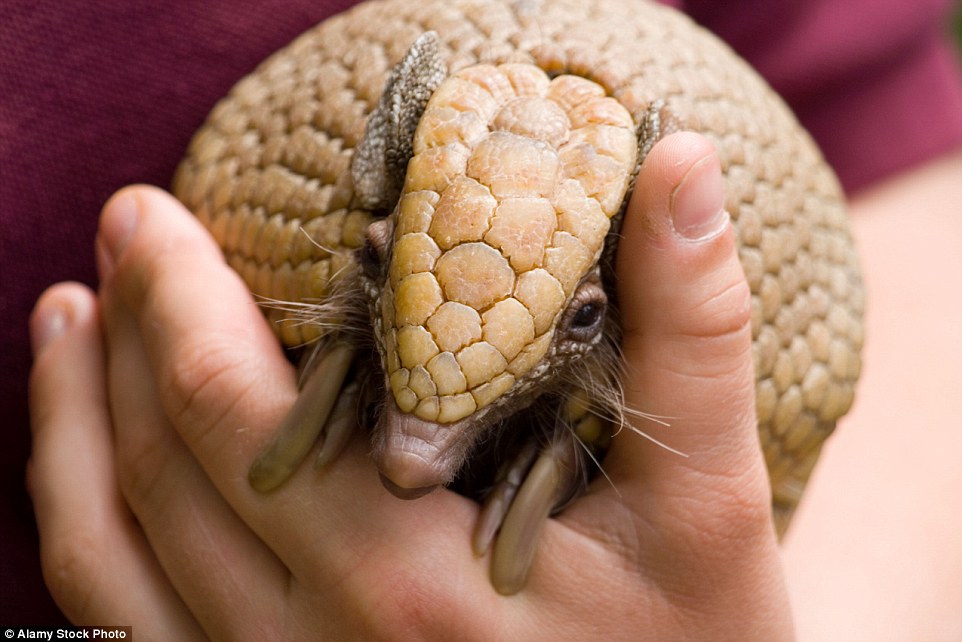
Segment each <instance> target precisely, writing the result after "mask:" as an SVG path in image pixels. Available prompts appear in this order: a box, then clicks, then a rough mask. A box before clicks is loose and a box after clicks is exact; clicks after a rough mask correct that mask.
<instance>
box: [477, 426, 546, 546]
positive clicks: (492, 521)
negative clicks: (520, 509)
mask: <svg viewBox="0 0 962 642" xmlns="http://www.w3.org/2000/svg"><path fill="white" fill-rule="evenodd" d="M537 456H538V447H537V445H535V442H533V441H529V442H528V443H527V444H525V446H524V448H522V449H521V452H519V453H518V454H517V456H516V457H515V458H514V459H512V460H511V461H510V462H509V463H508V465H507V466H505V467H504V468H503V469H502V470H501V471H500V473H499V475H498V479H497V481H496V482H495V485H494V488H493V489H492V490H491V492H490V493H489V494H488V496H487V497H485V499H484V506H482V507H481V514H480V515H479V516H478V523H477V525H476V526H475V527H474V536H473V537H472V538H471V548H472V549H473V550H474V554H475V555H477V556H478V557H481V556H482V555H484V554H485V553H487V552H488V549H489V548H491V542H493V541H494V536H495V534H496V533H497V532H498V529H499V528H501V524H502V523H503V522H504V516H505V515H506V514H507V513H508V509H509V508H510V507H511V502H513V501H514V498H515V496H516V495H517V494H518V489H519V488H521V484H522V482H524V479H525V475H527V474H528V471H529V470H531V465H532V464H533V463H534V460H535V457H537Z"/></svg>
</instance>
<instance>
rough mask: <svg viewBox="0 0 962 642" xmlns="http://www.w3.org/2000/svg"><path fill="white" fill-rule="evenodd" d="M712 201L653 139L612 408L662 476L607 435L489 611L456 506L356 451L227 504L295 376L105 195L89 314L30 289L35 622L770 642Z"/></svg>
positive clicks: (767, 547)
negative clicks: (621, 395)
mask: <svg viewBox="0 0 962 642" xmlns="http://www.w3.org/2000/svg"><path fill="white" fill-rule="evenodd" d="M722 196H723V194H722V185H721V179H720V173H719V170H718V162H717V157H716V156H715V155H714V153H713V150H712V149H711V146H710V144H709V143H708V142H707V141H706V140H705V139H704V138H702V137H700V136H697V135H694V134H687V133H682V134H675V135H673V136H670V137H668V138H666V139H665V140H663V141H661V142H660V143H659V144H658V145H657V146H656V147H655V149H654V150H653V151H652V153H651V155H650V156H649V158H648V160H647V161H646V163H645V166H644V167H643V168H642V171H641V174H640V175H639V179H638V184H637V189H636V192H635V197H634V198H633V200H632V202H631V204H630V207H629V210H628V213H627V218H626V221H625V224H624V228H623V235H624V237H623V240H622V241H621V245H620V253H619V259H618V261H619V262H618V265H617V270H618V273H619V284H618V288H619V296H620V298H621V300H622V302H623V303H622V307H621V315H622V319H623V324H624V328H625V337H624V343H623V349H624V353H625V358H626V360H627V363H628V373H629V374H628V377H627V380H626V381H625V398H626V402H627V404H628V405H629V406H630V407H632V408H636V409H641V410H644V411H645V412H649V413H653V414H655V415H659V416H663V417H670V418H671V420H670V423H671V426H670V428H667V429H666V428H663V427H659V426H658V425H656V424H646V423H639V424H638V427H639V428H641V429H642V430H645V431H647V432H650V433H652V434H657V436H658V438H659V439H660V440H662V441H665V442H667V443H669V444H670V445H671V447H672V448H674V449H676V450H678V451H681V452H683V453H685V454H686V455H687V456H685V457H682V456H679V455H677V454H674V453H672V452H669V451H667V450H665V449H663V448H661V447H659V446H657V445H655V444H654V443H652V442H651V441H648V440H646V439H644V438H642V437H640V436H639V435H637V434H635V433H633V432H630V431H623V432H622V433H621V434H619V435H618V436H617V437H616V438H615V441H614V444H613V446H612V450H611V452H610V453H609V456H608V458H607V459H606V461H605V471H606V477H601V478H599V479H598V480H596V481H595V482H594V483H593V485H592V486H591V487H590V489H589V491H588V493H587V494H586V495H585V496H583V497H581V498H580V499H578V500H577V501H576V502H575V503H574V504H573V505H572V506H570V507H569V508H568V509H567V510H566V511H565V512H564V513H562V514H561V515H560V516H559V517H557V518H556V519H553V520H550V521H549V523H548V525H547V527H546V528H545V531H544V533H543V536H542V541H541V543H540V546H539V551H538V556H537V557H536V559H535V563H534V566H533V569H532V572H531V575H530V578H529V581H528V584H527V586H526V588H525V589H524V590H523V591H522V592H521V593H520V594H518V595H516V596H513V597H509V598H505V597H503V596H500V595H498V594H497V593H495V592H494V591H493V589H492V588H491V586H490V583H489V581H488V576H487V572H488V571H487V569H488V563H489V560H488V559H487V558H482V559H478V558H475V557H474V556H473V555H472V553H471V551H470V546H469V542H470V534H471V529H472V527H473V525H474V523H475V520H476V518H477V514H478V507H477V505H476V504H474V503H473V502H471V501H469V500H467V499H465V498H462V497H460V496H457V495H455V494H453V493H450V492H447V491H438V492H435V493H432V494H431V495H428V496H426V497H423V498H421V499H419V500H417V501H414V502H406V501H402V500H398V499H396V498H394V497H392V496H391V495H390V494H388V493H387V492H386V491H385V490H384V488H383V487H382V486H381V483H380V481H379V480H378V476H377V473H376V471H375V469H374V467H373V465H372V463H371V462H370V460H369V458H368V457H367V449H368V445H367V443H366V442H365V439H364V437H363V435H357V436H356V438H355V439H354V440H353V441H352V443H351V444H350V445H349V446H348V448H347V450H346V452H344V453H343V454H342V455H341V456H340V457H339V458H338V459H337V460H336V461H335V462H334V463H333V464H332V465H331V466H330V468H328V469H326V470H324V471H323V472H317V471H314V470H313V469H312V468H311V467H310V466H303V467H302V468H301V469H300V470H299V471H298V472H297V473H295V475H294V476H293V477H292V478H291V480H290V481H289V482H288V483H287V484H286V485H284V486H283V487H282V488H281V489H279V490H278V491H276V492H273V493H271V494H267V495H262V494H258V493H256V492H255V491H253V490H252V489H251V488H250V486H249V485H248V483H247V468H248V466H249V465H250V462H251V461H252V460H253V459H254V457H255V456H256V454H257V452H258V451H259V450H260V449H261V448H262V447H263V445H264V444H265V443H266V442H267V441H268V440H269V438H270V436H271V433H272V430H273V428H274V427H275V426H276V425H277V424H278V423H279V421H280V420H281V418H282V417H283V415H284V413H285V412H286V411H287V410H288V409H289V408H290V406H291V404H292V402H293V400H294V398H295V396H296V388H295V372H294V370H293V369H292V367H291V366H290V365H289V363H288V362H287V361H286V360H285V359H284V356H283V354H282V352H281V350H280V348H279V347H278V346H277V342H276V340H275V339H274V337H273V335H272V334H271V332H270V330H269V328H268V326H267V325H266V323H264V321H263V319H262V317H261V316H260V313H259V311H258V310H257V307H256V306H255V305H253V304H252V299H251V297H250V295H249V294H248V293H247V291H246V289H245V288H244V286H243V284H242V283H241V282H240V280H239V279H238V278H237V277H236V276H235V275H234V274H233V273H232V272H231V271H230V270H229V269H228V268H227V267H226V265H225V264H224V263H223V260H222V258H221V256H220V253H219V250H218V249H217V248H216V246H215V245H214V244H213V242H212V241H211V240H210V239H209V237H208V235H207V234H206V232H204V231H203V229H202V228H201V227H200V226H199V224H198V223H197V222H196V221H195V220H194V219H193V218H192V217H190V216H189V214H187V213H186V212H185V211H183V210H182V208H180V206H179V205H178V204H177V203H176V202H175V201H174V200H173V199H172V198H170V197H169V196H167V195H166V194H164V193H162V192H160V191H159V190H156V189H153V188H146V187H132V188H127V189H125V190H122V191H121V192H120V193H119V194H118V195H116V196H115V197H114V198H113V199H112V200H111V201H110V202H109V203H108V204H107V206H106V207H105V211H104V214H103V216H102V219H101V227H100V232H99V235H98V241H97V255H98V264H99V268H100V272H101V281H102V287H101V290H100V292H99V294H98V295H95V294H94V293H92V292H90V291H88V290H86V289H85V288H83V287H81V286H79V285H76V284H61V285H58V286H54V287H53V288H51V290H49V291H48V292H47V293H45V295H44V296H43V297H42V298H41V300H40V301H39V303H38V305H37V308H36V310H35V312H34V316H33V318H32V324H31V327H32V334H33V337H34V345H35V353H36V361H35V367H34V371H33V374H32V378H31V407H32V409H33V422H32V424H33V431H34V451H33V456H32V460H31V465H30V468H29V475H28V476H29V479H28V482H29V487H30V489H31V494H32V497H33V499H34V503H35V507H36V512H37V519H38V525H39V529H40V534H41V548H42V562H43V568H44V575H45V578H46V580H47V582H48V585H49V586H50V589H51V592H52V594H53V595H54V597H55V599H56V600H57V602H58V604H59V605H60V606H61V608H62V609H63V610H64V612H65V613H66V614H67V616H68V617H69V618H71V620H73V621H75V622H77V623H104V622H111V623H123V624H131V625H132V626H133V627H134V629H135V630H136V631H137V632H138V633H137V635H138V639H195V638H198V637H200V636H202V635H207V636H210V637H212V638H217V639H225V638H226V639H236V638H244V639H292V638H297V637H314V638H325V637H335V638H336V639H341V638H343V637H347V636H355V637H356V636H361V637H363V638H365V639H368V638H375V639H381V638H388V639H390V638H401V639H410V638H412V637H413V638H418V639H420V638H428V639H455V638H461V639H463V638H465V637H467V638H476V639H539V638H543V639H565V638H569V639H586V638H600V639H632V640H645V639H651V640H666V639H672V640H678V639H702V640H704V639H718V640H720V639H738V640H766V641H767V640H788V639H792V638H793V632H792V630H793V625H792V619H791V613H790V608H789V603H788V596H787V591H786V587H785V582H784V579H783V572H782V564H781V559H780V555H779V549H778V545H777V542H776V537H775V534H774V530H773V527H772V522H771V509H770V504H769V500H770V497H769V489H768V484H767V476H766V471H765V467H764V462H763V461H762V457H761V453H760V449H759V447H758V440H757V434H756V419H755V414H754V377H753V374H752V361H751V330H750V324H749V322H750V304H749V290H748V287H747V284H746V282H745V279H744V275H743V273H742V270H741V266H740V264H739V263H738V260H737V256H736V253H735V245H734V237H733V233H732V230H731V226H730V223H729V221H728V217H727V215H725V214H724V212H722V210H721V208H722ZM101 329H102V332H101Z"/></svg>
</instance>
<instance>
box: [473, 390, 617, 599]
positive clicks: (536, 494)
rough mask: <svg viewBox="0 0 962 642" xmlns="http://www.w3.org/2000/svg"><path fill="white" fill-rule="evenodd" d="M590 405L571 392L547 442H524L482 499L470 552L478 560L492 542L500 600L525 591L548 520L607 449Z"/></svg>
mask: <svg viewBox="0 0 962 642" xmlns="http://www.w3.org/2000/svg"><path fill="white" fill-rule="evenodd" d="M592 406H593V404H592V402H591V400H590V398H589V395H588V393H587V391H585V390H574V391H572V392H571V393H570V395H569V396H568V398H567V400H566V401H565V403H564V405H563V406H562V409H561V413H560V416H559V418H558V423H557V424H556V431H555V437H554V439H553V440H552V441H551V443H550V444H549V445H548V446H539V445H538V444H537V442H535V441H533V440H532V441H529V442H527V443H526V444H525V446H524V447H523V448H522V449H521V450H520V451H519V452H518V454H517V455H516V456H515V457H514V458H513V459H512V460H511V461H510V462H509V463H508V465H507V466H506V467H504V468H503V469H502V470H501V471H500V472H499V474H498V478H497V480H496V481H495V484H494V488H493V489H492V491H491V492H490V493H489V495H488V496H487V497H486V498H485V502H484V506H483V507H482V509H481V515H480V516H479V518H478V523H477V526H476V527H475V530H474V536H473V539H472V547H473V549H474V552H475V554H476V555H478V556H481V555H484V554H485V553H486V552H487V551H488V549H489V548H490V547H491V544H492V542H494V550H493V551H492V559H491V584H492V585H493V586H494V588H495V590H497V591H498V592H499V593H501V594H503V595H512V594H514V593H517V592H518V591H519V590H521V589H522V588H523V587H524V584H525V581H526V579H527V576H528V570H529V569H530V568H531V563H532V562H533V561H534V555H535V550H536V548H537V545H538V540H539V539H540V534H541V530H542V528H543V527H544V525H545V522H546V521H547V519H548V517H549V516H550V515H551V514H552V513H556V512H558V511H560V510H561V509H563V508H564V507H565V506H566V505H567V504H568V502H569V501H571V500H572V499H574V498H575V497H576V496H577V495H578V494H580V493H581V491H582V490H583V489H584V488H585V485H586V484H587V481H588V477H589V475H588V474H586V471H587V470H589V467H590V466H591V465H592V463H593V464H595V465H597V463H598V460H599V459H600V457H601V456H602V455H603V453H604V451H605V450H606V449H607V448H608V445H609V443H610V441H611V433H612V429H611V424H610V423H609V422H607V421H605V420H603V419H601V418H600V417H599V416H598V414H596V412H595V411H594V410H593V407H592ZM499 529H500V530H499Z"/></svg>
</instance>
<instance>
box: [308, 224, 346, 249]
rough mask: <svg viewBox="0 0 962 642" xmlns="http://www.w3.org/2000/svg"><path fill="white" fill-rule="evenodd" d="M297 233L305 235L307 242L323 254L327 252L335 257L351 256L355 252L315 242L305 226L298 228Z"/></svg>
mask: <svg viewBox="0 0 962 642" xmlns="http://www.w3.org/2000/svg"><path fill="white" fill-rule="evenodd" d="M297 231H298V232H300V233H301V234H303V235H304V236H305V237H306V238H307V240H308V241H309V242H310V243H311V245H313V246H314V247H316V248H317V249H319V250H321V251H322V252H326V253H328V254H332V255H333V254H339V255H346V254H351V253H352V252H353V250H349V249H345V248H336V247H328V246H326V245H324V244H322V243H320V242H318V241H316V240H314V237H313V236H311V234H310V232H308V231H307V230H305V229H304V227H303V226H302V227H298V228H297Z"/></svg>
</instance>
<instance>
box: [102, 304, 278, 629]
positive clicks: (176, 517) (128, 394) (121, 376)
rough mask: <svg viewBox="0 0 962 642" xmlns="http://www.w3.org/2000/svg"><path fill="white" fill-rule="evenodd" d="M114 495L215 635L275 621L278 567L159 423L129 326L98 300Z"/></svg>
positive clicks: (124, 314) (119, 312)
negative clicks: (120, 495) (115, 479)
mask: <svg viewBox="0 0 962 642" xmlns="http://www.w3.org/2000/svg"><path fill="white" fill-rule="evenodd" d="M102 296H103V299H104V320H105V329H106V337H107V343H108V355H109V359H108V368H107V369H108V382H109V392H110V394H109V397H110V407H111V414H112V416H113V417H114V425H115V434H116V447H117V468H118V471H117V474H118V479H119V480H120V486H121V490H122V492H123V493H124V496H125V498H126V500H127V503H128V505H129V506H130V507H131V509H132V511H133V512H134V514H135V516H136V517H137V519H138V521H139V523H140V524H141V527H142V528H143V531H144V533H145V534H146V536H147V538H148V540H149V542H150V545H151V547H152V548H153V550H154V552H155V554H156V555H157V558H158V560H159V561H160V564H161V566H162V567H163V568H164V571H165V572H166V574H167V576H168V577H169V578H170V581H171V583H172V584H173V585H174V587H175V588H176V589H177V592H178V593H179V594H180V595H181V596H182V598H183V599H184V601H185V603H186V604H187V605H188V606H189V608H190V609H191V611H192V612H193V613H194V615H195V617H196V618H197V619H198V621H199V622H200V623H201V625H202V626H203V627H204V629H205V631H206V632H207V633H208V634H209V635H211V636H212V637H215V638H218V639H219V638H237V637H244V634H249V630H250V629H249V627H250V626H251V623H252V622H253V621H259V622H262V623H270V622H272V621H276V620H277V619H283V617H284V616H285V613H286V611H287V609H286V605H285V604H284V602H283V599H282V598H283V596H284V595H285V590H286V589H288V588H289V586H290V575H289V573H288V571H287V568H286V567H285V566H284V565H283V564H282V563H281V562H280V560H278V558H277V557H276V556H275V555H274V554H273V552H272V551H271V550H270V548H269V547H268V546H267V545H265V544H264V543H263V542H262V541H261V539H260V538H259V537H258V536H257V535H256V534H255V533H254V532H253V531H251V529H250V528H249V527H248V526H247V525H246V524H245V523H244V521H243V520H242V519H241V518H240V517H239V516H238V515H237V514H236V513H235V512H234V510H233V509H232V508H231V507H230V506H229V505H228V503H227V502H226V501H225V500H224V498H223V497H222V496H221V495H220V493H219V492H218V490H217V489H216V488H215V487H214V485H213V484H212V483H211V481H210V479H209V478H208V477H207V476H206V474H205V473H204V471H203V469H202V468H201V467H200V465H199V464H198V462H197V460H196V459H195V458H194V456H193V454H192V453H191V452H190V450H189V449H188V448H187V447H186V445H185V444H184V442H183V441H182V440H181V438H180V436H179V435H178V433H177V431H176V430H175V429H174V427H173V426H172V425H171V424H170V422H169V421H168V419H167V415H166V412H167V411H166V410H165V408H164V406H163V404H162V402H161V399H160V397H161V395H159V393H158V389H157V386H156V383H155V381H154V378H153V373H152V369H151V368H152V365H151V362H150V359H149V358H148V355H147V353H146V349H145V347H144V343H143V340H142V334H141V332H142V330H141V327H140V325H139V324H138V322H137V320H136V319H135V318H134V317H133V315H132V314H131V313H130V312H129V311H128V310H127V309H126V307H125V306H124V304H123V302H122V301H120V299H119V298H118V297H117V296H114V295H113V293H112V292H111V291H105V292H104V293H103V295H102Z"/></svg>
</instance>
